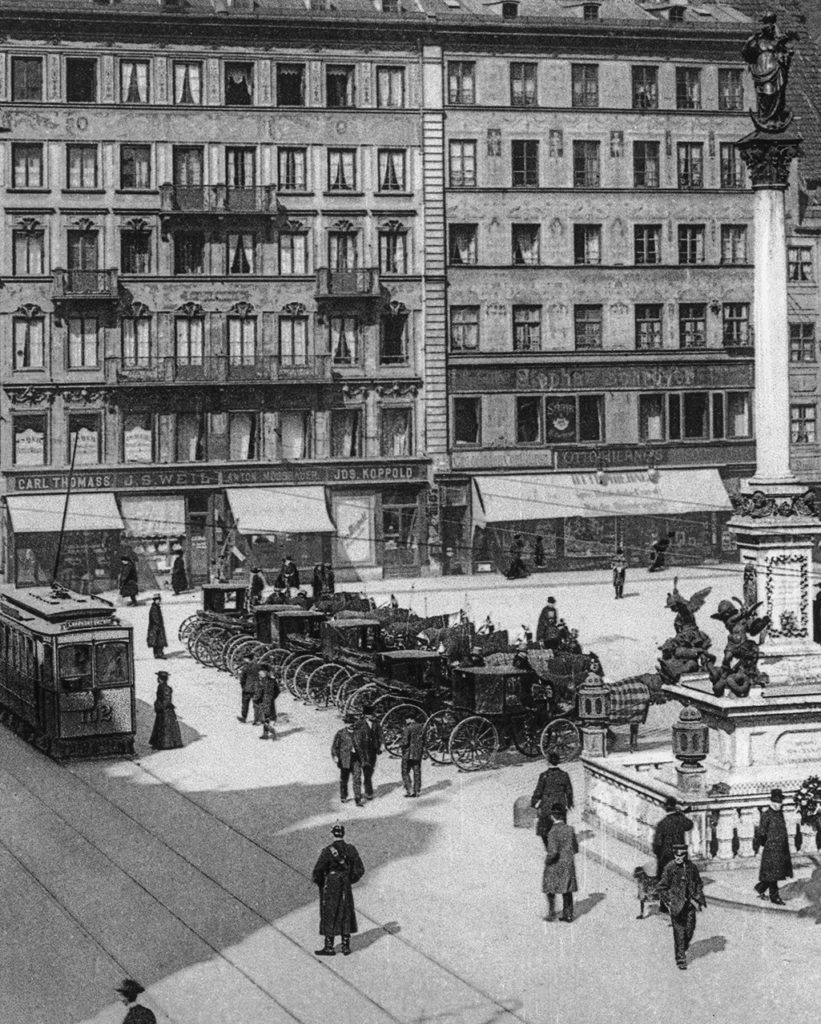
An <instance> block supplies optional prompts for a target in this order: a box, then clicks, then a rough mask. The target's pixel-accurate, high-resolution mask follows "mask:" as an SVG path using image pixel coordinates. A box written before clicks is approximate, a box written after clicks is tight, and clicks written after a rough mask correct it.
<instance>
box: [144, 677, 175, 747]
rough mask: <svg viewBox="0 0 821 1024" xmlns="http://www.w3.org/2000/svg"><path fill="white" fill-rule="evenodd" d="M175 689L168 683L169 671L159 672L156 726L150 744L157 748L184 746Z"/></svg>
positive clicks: (155, 708)
mask: <svg viewBox="0 0 821 1024" xmlns="http://www.w3.org/2000/svg"><path fill="white" fill-rule="evenodd" d="M173 698H174V691H173V690H172V689H171V687H170V686H169V685H168V673H167V672H158V673H157V697H156V700H155V701H154V728H153V729H152V730H151V739H149V741H148V742H149V744H150V745H151V746H152V747H153V748H154V749H155V750H174V749H175V748H176V747H181V746H183V742H182V736H181V735H180V724H179V722H178V721H177V712H176V711H175V709H174V703H173Z"/></svg>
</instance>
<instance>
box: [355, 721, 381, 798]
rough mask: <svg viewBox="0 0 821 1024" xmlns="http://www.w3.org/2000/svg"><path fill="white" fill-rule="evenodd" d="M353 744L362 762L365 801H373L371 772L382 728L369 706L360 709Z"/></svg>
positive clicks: (378, 748)
mask: <svg viewBox="0 0 821 1024" xmlns="http://www.w3.org/2000/svg"><path fill="white" fill-rule="evenodd" d="M354 744H355V745H356V750H357V753H358V754H359V759H360V761H361V762H362V775H363V776H364V780H365V799H366V800H373V772H374V769H375V768H376V759H377V757H378V756H379V754H380V753H381V752H382V727H381V726H380V725H379V722H377V720H376V715H375V714H374V710H373V706H372V705H371V704H367V705H366V706H365V707H364V708H363V709H362V718H361V719H360V721H359V722H358V723H357V726H356V729H355V730H354Z"/></svg>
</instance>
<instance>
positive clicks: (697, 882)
mask: <svg viewBox="0 0 821 1024" xmlns="http://www.w3.org/2000/svg"><path fill="white" fill-rule="evenodd" d="M658 893H659V898H660V899H661V901H662V903H664V905H665V906H666V907H667V908H668V910H669V911H670V923H671V924H672V926H673V950H674V952H675V957H676V965H677V966H678V968H679V970H681V971H686V970H687V950H688V949H689V948H690V943H691V942H692V941H693V933H694V932H695V930H696V907H698V909H699V910H704V908H705V907H706V906H707V900H706V899H705V898H704V887H703V885H702V883H701V875H700V874H699V871H698V868H697V867H696V866H695V864H692V863H691V862H690V860H689V859H688V857H687V845H686V843H676V845H675V846H674V847H673V859H672V860H671V861H670V863H669V864H668V865H667V866H666V867H665V869H664V871H662V873H661V878H660V879H659V885H658Z"/></svg>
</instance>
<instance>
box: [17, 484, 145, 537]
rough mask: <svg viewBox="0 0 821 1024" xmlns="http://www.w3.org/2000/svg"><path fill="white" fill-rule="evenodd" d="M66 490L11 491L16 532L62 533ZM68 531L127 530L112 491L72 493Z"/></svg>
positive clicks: (67, 519) (69, 503)
mask: <svg viewBox="0 0 821 1024" xmlns="http://www.w3.org/2000/svg"><path fill="white" fill-rule="evenodd" d="M65 503H66V496H65V495H64V494H12V495H9V496H8V497H7V498H6V504H7V505H8V509H9V513H10V515H11V525H12V528H13V530H14V532H15V533H59V532H60V526H61V524H62V522H63V508H64V507H65ZM65 528H66V532H67V533H80V532H82V531H89V530H90V531H98V530H124V529H125V524H124V523H123V518H122V516H121V515H120V510H119V509H118V508H117V502H116V501H115V500H114V495H113V494H112V493H111V492H110V491H103V492H101V493H99V494H72V495H71V496H70V497H69V499H68V514H67V515H66V527H65Z"/></svg>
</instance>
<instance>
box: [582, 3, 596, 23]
mask: <svg viewBox="0 0 821 1024" xmlns="http://www.w3.org/2000/svg"><path fill="white" fill-rule="evenodd" d="M582 17H583V18H584V20H585V21H598V20H599V5H598V4H583V5H582Z"/></svg>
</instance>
